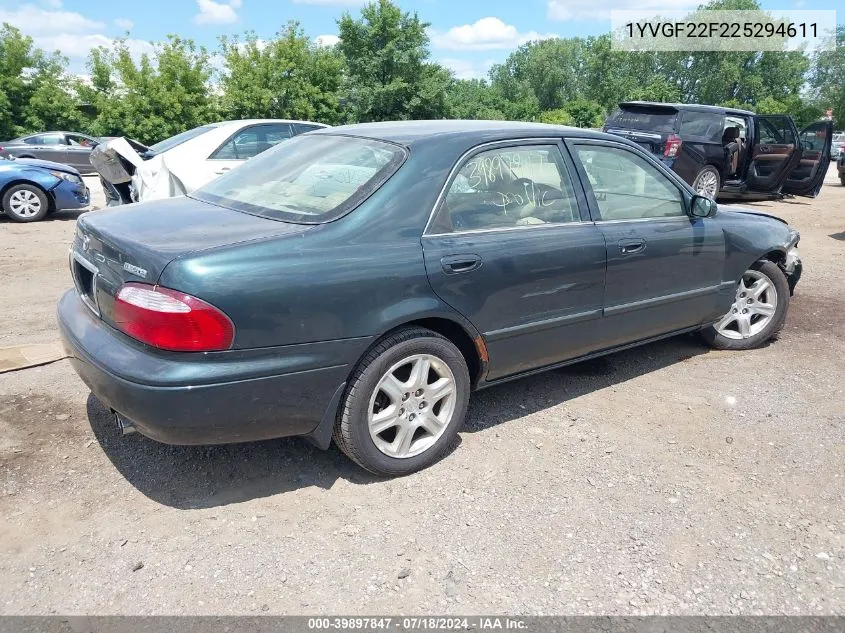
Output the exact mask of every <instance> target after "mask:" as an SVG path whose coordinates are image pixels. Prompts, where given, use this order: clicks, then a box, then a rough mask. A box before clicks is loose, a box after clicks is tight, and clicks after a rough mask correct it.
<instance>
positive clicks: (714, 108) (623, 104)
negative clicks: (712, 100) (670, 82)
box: [619, 101, 754, 116]
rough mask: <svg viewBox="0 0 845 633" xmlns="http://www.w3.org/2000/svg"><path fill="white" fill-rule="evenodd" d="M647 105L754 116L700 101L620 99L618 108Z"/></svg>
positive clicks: (746, 111)
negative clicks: (672, 101) (663, 101)
mask: <svg viewBox="0 0 845 633" xmlns="http://www.w3.org/2000/svg"><path fill="white" fill-rule="evenodd" d="M631 106H635V107H649V108H655V109H662V110H675V111H676V112H680V111H681V110H687V111H690V112H712V113H718V114H742V115H745V116H754V113H753V112H751V111H750V110H740V109H739V108H725V107H722V106H713V105H703V104H701V103H659V102H657V101H622V102H621V103H620V104H619V107H620V108H625V107H631Z"/></svg>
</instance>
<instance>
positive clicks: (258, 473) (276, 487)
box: [87, 336, 708, 509]
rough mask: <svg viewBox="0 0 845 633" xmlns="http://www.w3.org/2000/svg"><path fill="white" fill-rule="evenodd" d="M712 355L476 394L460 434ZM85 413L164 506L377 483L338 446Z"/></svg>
mask: <svg viewBox="0 0 845 633" xmlns="http://www.w3.org/2000/svg"><path fill="white" fill-rule="evenodd" d="M707 349H708V348H706V347H705V346H704V344H703V342H701V341H700V339H698V337H695V336H681V337H675V338H672V339H668V340H666V341H662V342H659V343H654V344H652V345H647V346H644V347H640V348H637V349H633V350H629V351H626V352H620V353H617V354H613V355H611V356H606V357H603V358H599V359H595V360H592V361H585V362H582V363H578V364H575V365H571V366H569V367H567V368H564V369H559V370H552V371H549V372H545V373H543V374H539V375H536V376H532V377H528V378H523V379H520V380H518V381H514V382H511V383H507V384H503V385H500V386H497V387H491V388H489V389H485V390H483V391H480V392H478V393H476V394H474V395H473V398H472V401H471V403H470V410H469V414H468V416H467V421H466V423H465V425H464V428H463V432H469V433H476V432H480V431H485V430H487V429H489V428H491V427H494V426H496V425H498V424H502V423H505V422H508V421H510V420H513V419H515V418H520V417H523V416H525V415H528V414H531V413H535V412H537V411H540V410H543V409H546V408H549V407H552V406H555V405H558V404H561V403H565V402H567V401H570V400H573V399H575V398H578V397H579V396H581V395H584V394H587V393H590V392H592V391H595V390H597V389H603V388H605V387H608V386H611V385H618V384H621V383H623V382H626V381H628V380H631V379H634V378H637V377H639V376H643V375H645V374H648V373H650V372H653V371H657V370H659V369H663V368H664V367H667V366H670V365H674V364H676V363H680V362H683V361H684V360H687V359H689V358H691V357H693V356H697V355H699V354H702V353H705V352H706V351H707ZM87 408H88V419H89V421H90V424H91V427H92V429H93V431H94V434H95V436H96V437H97V440H98V441H99V442H100V445H101V446H102V448H103V450H104V451H105V453H106V455H107V456H108V458H109V459H110V460H111V462H112V463H113V464H114V466H115V468H117V470H118V471H119V472H120V473H121V474H122V475H123V476H124V477H125V478H126V479H127V480H128V481H129V483H131V484H132V485H133V486H135V488H137V489H138V490H139V491H140V492H142V493H143V494H144V495H146V496H147V497H149V498H150V499H152V500H153V501H156V502H158V503H162V504H164V505H167V506H172V507H176V508H183V509H189V508H210V507H216V506H221V505H227V504H230V503H238V502H242V501H248V500H250V499H256V498H261V497H267V496H271V495H276V494H279V493H284V492H288V491H291V490H296V489H299V488H304V487H308V486H319V487H320V488H324V489H328V488H331V486H332V485H333V484H334V483H335V482H336V481H337V480H338V479H344V480H346V481H349V482H351V483H354V484H368V483H372V482H375V481H378V480H379V479H378V478H376V477H374V476H372V475H370V474H368V473H367V472H365V471H364V470H362V469H361V468H359V467H358V466H356V465H355V464H353V463H352V462H351V461H350V460H349V459H347V458H346V457H345V456H344V455H343V454H342V453H341V452H340V451H339V450H338V449H337V448H336V447H334V446H332V447H331V448H330V449H329V450H328V451H321V450H319V449H316V448H314V447H313V446H311V445H310V444H308V443H307V442H305V441H304V440H300V439H297V438H290V439H281V440H270V441H265V442H253V443H249V444H231V445H226V446H168V445H165V444H159V443H157V442H154V441H152V440H149V439H147V438H144V437H141V436H140V435H137V434H135V435H130V436H126V437H123V436H121V435H120V434H119V432H118V431H117V428H116V426H115V423H114V420H113V418H112V416H111V415H110V414H109V412H108V410H107V409H106V408H105V407H103V405H102V404H100V402H99V401H98V400H97V399H96V398H95V397H94V396H93V395H91V396H89V398H88V404H87ZM458 443H459V442H458ZM456 446H457V444H456Z"/></svg>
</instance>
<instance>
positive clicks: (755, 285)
mask: <svg viewBox="0 0 845 633" xmlns="http://www.w3.org/2000/svg"><path fill="white" fill-rule="evenodd" d="M788 309H789V284H788V282H787V281H786V276H785V275H784V274H783V271H781V269H780V268H778V265H777V264H775V263H773V262H770V261H759V262H757V263H755V264H754V265H753V266H751V268H749V269H748V270H747V271H745V273H743V275H742V278H741V279H740V281H739V283H738V284H737V290H736V298H735V299H734V303H733V305H732V306H731V309H730V310H728V313H727V314H725V316H723V317H722V318H721V319H719V320H718V321H716V322H715V323H714V324H713V325H711V326H709V327H707V328H706V329H704V330H703V331H702V335H703V336H704V338H705V340H707V342H708V343H710V345H711V346H712V347H714V348H716V349H731V350H745V349H754V348H755V347H760V346H761V345H763V344H764V343H766V341H768V340H770V339H772V338H774V337H775V336H776V335H777V333H778V332H779V331H780V330H781V328H782V327H783V324H784V321H785V320H786V312H787V310H788Z"/></svg>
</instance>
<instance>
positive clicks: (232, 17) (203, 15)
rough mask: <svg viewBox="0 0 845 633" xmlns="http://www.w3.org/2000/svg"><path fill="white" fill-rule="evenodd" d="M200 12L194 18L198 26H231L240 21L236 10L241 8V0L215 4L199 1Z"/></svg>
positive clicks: (209, 1)
mask: <svg viewBox="0 0 845 633" xmlns="http://www.w3.org/2000/svg"><path fill="white" fill-rule="evenodd" d="M197 6H198V7H199V10H200V12H199V13H197V14H196V15H195V16H194V22H196V23H197V24H231V23H232V22H237V21H238V14H237V12H236V11H235V9H239V8H240V6H241V0H229V1H228V2H215V1H214V0H197Z"/></svg>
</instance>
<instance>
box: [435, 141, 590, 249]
mask: <svg viewBox="0 0 845 633" xmlns="http://www.w3.org/2000/svg"><path fill="white" fill-rule="evenodd" d="M562 142H563V137H560V138H558V137H545V136H541V137H529V138H508V139H501V140H498V141H487V142H486V143H481V144H480V145H474V146H473V147H470V148H469V149H468V150H467V151H465V152H464V153H463V154H461V155H460V157H459V158H458V160H457V161H455V164H454V165H452V169H450V170H449V175H448V176H446V182H444V183H443V186H442V187H441V188H440V193H439V194H437V199H436V200H435V201H434V206H433V207H432V208H431V211H430V212H429V214H428V221H427V222H426V223H425V228H423V232H422V237H428V236H433V235H440V236H443V235H459V234H463V233H468V232H480V231H498V230H501V229H500V228H496V229H470V230H469V231H452V232H450V233H429V232H428V229H429V227H430V226H431V221H432V220H433V219H434V214H435V213H437V209H438V208H439V207H440V203H441V202H442V201H443V197H444V196H445V194H446V190H447V188H448V187H449V186H450V185H451V184H452V180H453V179H454V177H455V174H456V173H457V172H458V171H459V170H460V168H461V167H463V166H464V162H465V161H466V159H467V157H469V156H471V155H472V154H476V153H479V151H484V148H485V147H490V148H491V149H496V147H509V146H514V145H523V144H524V145H536V144H537V143H541V144H543V145H554V146H555V147H556V148H557V150H558V151H559V152H560V151H561V150H560V144H561V143H562ZM494 146H495V147H494ZM561 153H562V152H561ZM565 168H566V165H565V162H564V169H565ZM566 173H567V175H568V176H569V180H570V181H571V182H572V186H573V187H575V181H574V180H573V178H572V174H570V173H569V172H568V171H567V172H566ZM576 202H577V198H576ZM578 213H579V215H580V213H581V209H580V208H579V209H578ZM579 223H580V224H591V222H584V221H583V220H580V221H579ZM544 224H546V225H549V224H551V225H554V226H566V225H568V224H575V222H547V223H544ZM538 226H543V225H542V224H528V225H525V226H514V227H502V228H505V229H511V230H512V229H524V228H531V227H538Z"/></svg>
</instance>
